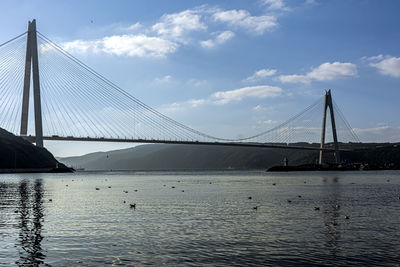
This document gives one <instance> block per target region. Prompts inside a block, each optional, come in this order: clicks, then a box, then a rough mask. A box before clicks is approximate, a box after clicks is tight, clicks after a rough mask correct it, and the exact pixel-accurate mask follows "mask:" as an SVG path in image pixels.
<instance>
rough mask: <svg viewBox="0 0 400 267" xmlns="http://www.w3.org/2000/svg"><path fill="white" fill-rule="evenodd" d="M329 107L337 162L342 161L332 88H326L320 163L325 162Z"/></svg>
mask: <svg viewBox="0 0 400 267" xmlns="http://www.w3.org/2000/svg"><path fill="white" fill-rule="evenodd" d="M328 108H329V111H330V116H331V126H332V135H333V143H334V146H335V162H336V163H340V154H339V143H338V138H337V132H336V123H335V113H334V111H333V103H332V94H331V90H330V89H329V90H328V91H326V90H325V101H324V111H323V112H324V114H323V117H322V132H321V145H320V148H321V150H320V152H319V161H318V162H319V164H322V162H323V159H322V158H323V150H322V149H323V148H324V145H325V130H326V116H327V109H328Z"/></svg>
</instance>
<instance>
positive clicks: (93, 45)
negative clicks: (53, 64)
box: [62, 34, 178, 58]
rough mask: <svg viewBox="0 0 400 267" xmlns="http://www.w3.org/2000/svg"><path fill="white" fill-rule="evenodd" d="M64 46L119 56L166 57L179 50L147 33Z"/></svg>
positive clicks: (74, 50)
mask: <svg viewBox="0 0 400 267" xmlns="http://www.w3.org/2000/svg"><path fill="white" fill-rule="evenodd" d="M62 47H63V48H64V49H65V50H67V51H69V52H75V53H86V52H93V53H98V52H104V53H107V54H112V55H117V56H132V57H133V56H137V57H156V58H157V57H158V58H159V57H165V56H166V55H167V54H170V53H173V52H175V51H176V50H177V48H178V45H177V44H176V43H174V42H171V41H168V40H165V39H162V38H159V37H150V36H146V35H143V34H141V35H127V34H125V35H113V36H107V37H104V38H102V39H98V40H91V41H83V40H75V41H72V42H65V43H63V44H62Z"/></svg>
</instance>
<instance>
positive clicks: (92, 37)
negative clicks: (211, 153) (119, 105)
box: [0, 0, 400, 156]
mask: <svg viewBox="0 0 400 267" xmlns="http://www.w3.org/2000/svg"><path fill="white" fill-rule="evenodd" d="M0 8H1V10H2V11H3V12H2V16H1V17H0V26H1V29H2V30H1V31H0V42H4V41H7V40H8V39H10V38H12V37H14V36H16V35H18V34H20V33H22V32H24V31H26V26H27V21H28V20H31V19H33V18H36V19H37V27H38V30H39V31H40V32H41V33H43V34H44V35H46V36H47V37H49V38H50V39H52V40H54V41H55V42H57V43H58V44H60V45H61V46H62V47H63V48H64V49H66V50H67V51H69V52H70V53H71V54H73V55H74V56H76V57H77V58H79V59H81V60H82V61H83V62H85V63H87V64H88V65H89V66H91V67H92V68H94V69H95V70H97V71H98V72H99V73H101V74H103V75H104V76H106V77H107V78H109V79H110V80H112V81H113V82H115V83H116V84H118V85H119V86H120V87H121V88H123V89H124V90H126V91H128V92H129V93H131V94H132V95H134V96H135V97H137V98H139V99H140V100H142V101H143V102H145V103H146V104H148V105H150V106H152V107H154V108H156V109H157V110H159V111H161V112H162V113H164V114H166V115H168V116H170V117H172V118H174V119H175V120H177V121H180V122H182V123H184V124H186V125H190V126H191V127H193V128H195V129H199V130H201V131H203V132H206V133H210V134H213V135H217V136H221V137H239V136H246V135H250V134H255V133H256V132H257V131H260V130H265V129H268V128H271V127H273V126H276V125H278V124H279V123H282V122H284V121H285V120H286V119H287V118H289V117H290V116H292V115H294V114H296V113H297V112H299V111H301V110H302V109H304V108H305V107H307V106H309V105H310V104H312V103H313V102H314V101H315V100H316V99H318V98H319V97H321V95H323V92H324V89H332V92H333V97H334V99H335V101H336V103H337V104H338V105H339V106H340V107H341V110H342V112H343V113H344V114H345V116H346V118H347V120H348V121H349V122H350V124H351V125H352V126H353V127H354V128H355V129H356V132H357V133H358V135H359V137H360V139H361V140H362V141H400V116H399V115H398V114H399V112H400V108H399V104H398V103H399V99H400V88H399V87H400V86H399V84H400V48H399V47H400V46H399V44H400V31H399V25H400V16H399V15H398V14H399V13H400V1H397V0H393V1H390V0H386V1H375V0H358V1H349V0H346V1H345V0H342V1H341V0H331V1H329V0H327V1H322V0H294V1H288V0H286V1H285V0H254V1H250V0H221V1H203V0H181V1H176V0H170V1H164V0H160V1H152V0H137V1H121V0H114V1H97V0H96V1H43V0H42V1H14V0H13V1H5V0H3V1H1V2H0ZM75 144H76V145H74V144H65V143H54V142H47V143H46V146H47V147H48V148H49V149H50V150H51V151H53V152H54V153H55V154H56V155H59V156H65V155H74V154H82V153H85V152H89V151H96V150H108V149H113V148H119V147H127V146H131V145H118V144H117V145H116V144H100V143H98V144H82V143H79V144H78V143H75Z"/></svg>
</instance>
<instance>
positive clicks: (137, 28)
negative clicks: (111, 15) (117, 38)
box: [120, 22, 143, 32]
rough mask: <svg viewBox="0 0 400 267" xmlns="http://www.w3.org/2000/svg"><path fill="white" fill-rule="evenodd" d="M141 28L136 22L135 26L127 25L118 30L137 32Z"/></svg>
mask: <svg viewBox="0 0 400 267" xmlns="http://www.w3.org/2000/svg"><path fill="white" fill-rule="evenodd" d="M142 27H143V25H142V24H140V23H139V22H136V23H135V24H132V25H129V26H128V27H124V28H120V30H121V31H128V32H129V31H137V30H139V29H141V28H142Z"/></svg>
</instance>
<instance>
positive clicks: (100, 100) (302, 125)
mask: <svg viewBox="0 0 400 267" xmlns="http://www.w3.org/2000/svg"><path fill="white" fill-rule="evenodd" d="M39 67H40V71H39ZM31 88H32V90H31ZM31 95H33V101H31V100H30V96H31ZM0 97H1V103H0V127H1V128H3V129H5V130H7V131H9V132H11V133H13V134H15V135H18V136H21V137H23V138H25V139H26V140H28V141H30V142H32V143H35V144H36V145H37V146H40V147H43V140H56V141H100V142H132V143H166V144H198V145H218V146H246V147H266V148H285V149H305V150H316V151H319V153H320V156H319V162H320V163H322V160H323V159H322V158H323V152H333V153H334V155H335V161H336V162H337V163H339V162H340V151H341V150H343V148H341V147H340V145H341V144H342V142H345V141H347V142H349V141H352V142H359V139H358V137H357V135H356V134H355V133H354V131H353V129H352V128H351V127H350V124H349V123H348V122H347V120H346V119H345V117H344V115H343V113H342V112H341V111H340V109H339V107H338V105H337V104H336V103H335V102H334V101H333V99H332V95H331V91H330V90H328V91H326V93H325V95H324V96H323V97H321V98H320V99H318V100H317V101H316V102H315V103H313V104H312V105H310V106H308V107H307V108H306V109H304V110H303V111H301V112H300V113H298V114H296V115H295V116H292V117H291V118H289V119H288V120H287V121H286V122H284V123H281V124H280V125H278V126H276V127H273V128H272V129H265V130H264V131H262V132H260V133H258V134H255V135H252V136H248V137H245V138H237V139H235V138H220V137H215V136H212V135H210V134H206V133H203V132H201V131H198V130H195V129H193V128H192V127H189V126H187V125H184V124H182V123H179V122H177V121H176V120H174V119H172V118H170V117H168V116H165V115H164V114H162V113H160V112H159V111H157V110H156V109H154V108H152V107H150V106H148V105H146V104H145V103H143V102H142V101H140V100H139V99H137V98H135V97H134V96H133V95H131V94H129V93H128V92H127V91H125V90H123V89H122V88H120V87H119V86H117V85H116V84H115V83H113V82H111V81H110V80H108V79H107V78H105V77H104V76H102V75H101V74H99V73H98V72H96V71H95V70H94V69H92V68H90V67H89V66H88V65H86V64H84V63H83V62H82V61H80V60H79V59H77V58H76V57H74V56H73V55H71V54H70V53H69V52H67V51H66V50H64V49H63V48H62V46H60V45H57V44H56V43H54V42H53V41H51V40H50V39H49V38H47V37H46V36H45V35H43V34H42V33H40V32H39V31H37V30H36V21H35V20H33V21H31V22H29V23H28V30H27V31H26V32H24V33H22V34H20V35H18V36H16V37H15V38H13V39H11V40H9V41H7V42H5V43H3V44H1V45H0ZM31 102H33V106H32V104H30V103H31ZM328 109H329V113H328ZM32 113H33V114H34V119H32V118H30V117H29V114H32ZM316 124H317V125H316ZM321 124H322V125H321ZM339 138H340V141H341V142H339ZM299 142H301V143H299ZM328 142H331V143H330V144H329V145H326V144H327V143H328ZM310 144H311V145H310Z"/></svg>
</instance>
